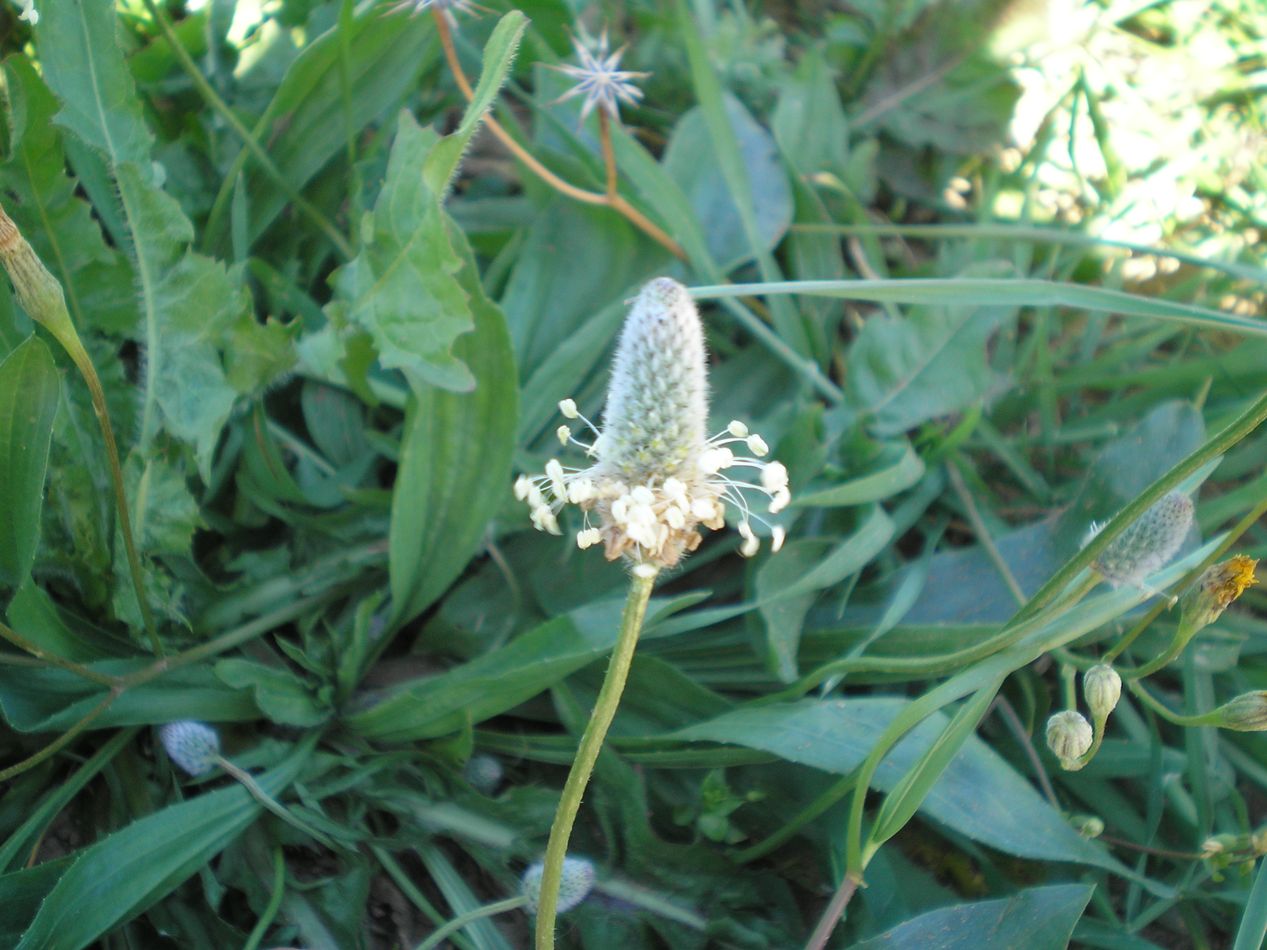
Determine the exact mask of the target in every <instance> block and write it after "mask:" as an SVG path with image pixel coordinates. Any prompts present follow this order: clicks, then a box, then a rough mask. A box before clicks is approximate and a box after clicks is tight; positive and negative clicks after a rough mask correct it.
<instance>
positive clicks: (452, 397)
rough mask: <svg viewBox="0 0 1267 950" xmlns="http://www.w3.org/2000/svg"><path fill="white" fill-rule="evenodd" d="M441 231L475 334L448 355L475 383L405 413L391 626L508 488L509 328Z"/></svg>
mask: <svg viewBox="0 0 1267 950" xmlns="http://www.w3.org/2000/svg"><path fill="white" fill-rule="evenodd" d="M450 233H451V234H452V236H453V240H454V242H455V243H456V244H458V246H459V247H460V248H461V252H462V256H463V258H464V259H465V262H466V263H465V266H464V267H463V268H462V270H461V271H460V272H459V273H458V275H457V281H458V284H459V286H460V287H461V288H462V290H463V292H464V293H465V295H466V297H467V300H468V301H469V302H470V307H471V309H472V312H473V314H474V317H475V330H474V332H473V333H470V334H468V335H467V336H464V337H461V338H459V340H458V342H457V345H456V346H455V348H454V352H455V353H456V355H457V356H458V358H459V359H461V360H463V361H464V362H465V363H466V365H467V366H469V367H470V370H471V373H472V375H473V376H474V379H475V387H474V389H473V390H472V391H471V392H469V393H452V392H446V391H444V390H441V389H438V388H436V387H432V386H427V387H424V388H423V389H422V390H421V391H420V392H419V393H418V394H417V396H416V397H415V399H414V402H413V405H412V406H411V408H410V411H409V413H408V415H407V417H406V420H405V434H404V439H403V442H402V445H401V459H400V469H399V471H398V472H397V475H396V486H395V489H394V490H393V493H392V519H391V530H390V534H389V541H390V554H389V558H390V562H389V563H390V569H391V592H392V601H393V611H392V613H393V617H394V620H395V622H396V623H403V622H405V621H406V620H408V619H410V618H412V617H416V616H417V615H418V614H419V613H421V612H422V611H423V610H425V609H426V608H427V606H428V605H430V604H431V602H432V601H434V600H435V598H436V597H438V596H439V595H440V594H441V593H442V592H443V591H444V589H445V588H446V587H448V586H449V585H450V584H451V583H453V581H454V580H455V579H456V578H457V576H458V574H459V573H461V571H462V569H463V568H464V567H465V566H466V563H467V562H468V561H469V560H470V559H471V557H472V556H473V555H474V554H475V552H476V550H477V549H478V547H479V544H480V541H481V539H482V538H483V536H484V532H485V530H486V526H487V524H488V521H489V518H490V517H491V516H492V514H493V513H494V512H495V511H497V509H498V508H499V507H500V506H501V503H502V501H503V500H504V499H505V497H506V495H507V493H508V492H509V490H510V488H509V485H510V459H511V452H512V450H513V447H514V440H515V428H516V424H517V419H518V393H519V388H518V385H517V383H516V372H515V358H514V355H513V353H512V351H511V346H510V334H509V333H508V332H507V329H506V320H505V318H504V317H503V316H502V313H501V310H499V309H498V308H497V306H496V305H495V304H494V303H493V302H492V301H490V300H489V299H488V298H487V297H485V296H484V291H483V288H482V287H481V286H480V283H479V274H478V273H477V271H476V270H475V263H474V260H473V259H472V258H471V256H470V251H469V250H468V249H467V248H466V246H465V241H464V240H463V239H462V236H461V233H460V232H459V231H457V229H456V228H453V229H451V232H450Z"/></svg>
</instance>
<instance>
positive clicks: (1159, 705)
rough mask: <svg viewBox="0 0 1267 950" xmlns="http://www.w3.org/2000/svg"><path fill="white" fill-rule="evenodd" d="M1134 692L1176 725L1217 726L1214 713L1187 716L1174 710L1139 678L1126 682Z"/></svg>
mask: <svg viewBox="0 0 1267 950" xmlns="http://www.w3.org/2000/svg"><path fill="white" fill-rule="evenodd" d="M1126 685H1127V687H1128V688H1129V689H1130V691H1131V692H1132V693H1134V694H1135V695H1136V696H1137V697H1138V698H1139V700H1140V702H1142V703H1143V704H1144V705H1145V706H1147V707H1148V708H1149V709H1151V710H1152V711H1153V712H1155V713H1156V714H1157V715H1159V716H1161V718H1162V719H1164V720H1166V721H1167V722H1169V723H1173V724H1174V725H1176V726H1217V725H1218V723H1217V722H1215V721H1214V720H1213V718H1212V717H1213V716H1214V714H1213V713H1198V714H1197V715H1195V716H1185V715H1183V714H1182V713H1177V712H1172V711H1171V710H1170V709H1168V708H1167V707H1166V704H1165V703H1163V702H1162V701H1161V700H1160V699H1157V698H1156V697H1155V696H1153V695H1152V693H1150V692H1149V691H1148V690H1146V689H1145V688H1144V684H1143V683H1140V682H1139V681H1138V680H1135V681H1133V682H1129V683H1127V684H1126Z"/></svg>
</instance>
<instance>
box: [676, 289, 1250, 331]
mask: <svg viewBox="0 0 1267 950" xmlns="http://www.w3.org/2000/svg"><path fill="white" fill-rule="evenodd" d="M691 293H692V295H693V296H695V297H698V298H699V299H701V300H711V299H713V298H720V297H748V296H762V295H765V294H769V295H775V294H807V295H809V296H816V297H839V298H841V299H843V300H869V301H872V302H875V303H896V304H932V305H943V306H957V307H969V306H972V307H980V306H1000V307H1002V306H1007V307H1066V308H1069V309H1072V310H1090V311H1091V312H1093V313H1113V314H1118V315H1119V316H1123V317H1150V318H1152V319H1154V320H1170V321H1173V322H1177V323H1182V324H1187V325H1189V326H1194V327H1206V328H1209V329H1212V330H1227V331H1229V332H1232V333H1242V334H1245V335H1247V336H1267V323H1263V322H1262V321H1261V320H1249V319H1246V318H1244V317H1235V316H1232V315H1231V314H1228V313H1223V312H1222V311H1219V310H1210V309H1209V308H1207V307H1198V306H1195V305H1194V304H1187V303H1176V302H1174V301H1171V300H1163V299H1160V298H1157V297H1142V296H1140V295H1139V294H1128V293H1125V292H1123V291H1121V290H1108V289H1106V288H1104V287H1087V286H1084V285H1082V284H1062V283H1059V282H1058V281H1051V280H1035V279H1031V278H1007V279H1003V278H991V277H941V278H903V279H894V280H789V281H781V282H778V283H765V284H727V285H718V286H712V287H693V288H691Z"/></svg>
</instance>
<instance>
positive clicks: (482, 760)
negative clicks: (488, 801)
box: [462, 753, 506, 795]
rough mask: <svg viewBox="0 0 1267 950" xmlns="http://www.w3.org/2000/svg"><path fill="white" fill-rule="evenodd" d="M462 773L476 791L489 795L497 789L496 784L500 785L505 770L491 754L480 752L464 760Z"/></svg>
mask: <svg viewBox="0 0 1267 950" xmlns="http://www.w3.org/2000/svg"><path fill="white" fill-rule="evenodd" d="M462 775H463V776H464V777H465V778H466V780H467V781H468V782H470V783H471V786H472V787H473V788H474V789H475V790H476V791H478V792H483V793H484V794H485V795H491V794H493V792H495V791H497V786H499V785H501V783H502V779H503V778H504V777H505V775H506V770H505V769H503V768H502V764H501V763H500V762H498V761H497V759H495V758H493V756H491V755H484V754H482V753H481V754H479V755H473V756H471V757H470V758H469V759H467V760H466V768H464V769H463V770H462Z"/></svg>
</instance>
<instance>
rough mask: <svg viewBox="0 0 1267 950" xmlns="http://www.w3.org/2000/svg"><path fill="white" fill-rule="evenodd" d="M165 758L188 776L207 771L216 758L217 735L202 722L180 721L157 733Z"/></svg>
mask: <svg viewBox="0 0 1267 950" xmlns="http://www.w3.org/2000/svg"><path fill="white" fill-rule="evenodd" d="M158 739H159V741H160V742H161V743H162V744H163V748H164V749H165V750H167V756H168V758H170V759H171V760H172V761H173V762H175V763H176V764H177V765H179V766H180V767H181V768H182V769H184V770H185V771H186V772H188V773H189V774H190V775H192V776H194V777H197V776H199V775H202V774H204V773H206V772H209V771H210V770H211V769H212V767H214V766H215V764H216V762H217V760H218V759H219V758H220V736H219V735H218V734H217V733H216V731H215V730H214V729H212V728H211V727H210V726H208V725H207V724H206V723H202V722H194V721H193V720H192V719H182V720H181V721H180V722H169V723H168V724H167V725H165V726H163V727H162V728H161V729H159V730H158Z"/></svg>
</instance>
